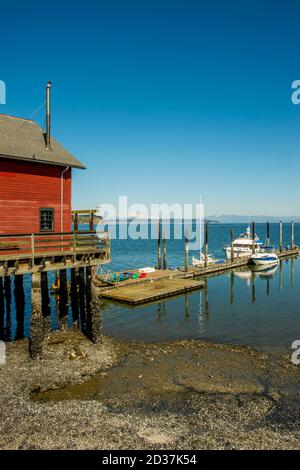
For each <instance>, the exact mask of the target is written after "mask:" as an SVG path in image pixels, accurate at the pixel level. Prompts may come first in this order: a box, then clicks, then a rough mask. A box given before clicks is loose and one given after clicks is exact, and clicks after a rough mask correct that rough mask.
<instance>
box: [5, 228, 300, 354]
mask: <svg viewBox="0 0 300 470" xmlns="http://www.w3.org/2000/svg"><path fill="white" fill-rule="evenodd" d="M230 227H231V226H229V225H223V224H218V225H211V226H210V250H209V251H210V253H212V254H214V255H215V256H216V257H219V258H221V257H224V253H223V251H222V247H223V246H224V244H226V243H229V239H230V233H229V231H230ZM245 228H246V225H234V231H235V235H236V236H238V235H239V234H240V233H241V232H243V231H244V230H245ZM256 231H257V233H258V235H259V236H260V237H261V238H262V239H264V238H265V225H262V224H261V225H260V224H258V225H257V229H256ZM283 234H284V245H286V244H289V243H290V226H289V225H284V226H283ZM271 241H272V243H275V244H276V245H278V243H279V227H278V224H272V225H271ZM299 241H300V224H296V225H295V242H296V243H299ZM156 248H157V242H156V241H154V240H153V241H151V240H149V241H144V240H136V241H134V240H113V241H112V258H113V262H112V263H111V265H109V266H108V267H107V268H106V270H112V271H118V270H119V271H121V270H125V269H128V268H139V267H143V266H151V265H156V263H157V254H156ZM167 251H168V266H169V267H175V266H182V265H183V263H184V243H183V241H181V240H170V241H168V243H167ZM196 254H197V253H196V252H191V253H190V257H192V256H193V255H196ZM299 281H300V265H299V260H298V259H294V260H289V261H283V262H282V263H281V265H280V266H278V268H277V269H274V270H273V271H272V272H270V273H267V274H266V273H265V274H263V273H257V272H255V273H253V272H251V271H249V270H240V271H235V272H232V273H227V274H225V275H221V276H216V277H211V278H209V279H207V282H206V288H205V289H202V290H201V291H198V292H193V293H190V294H188V295H185V296H180V297H176V298H172V299H169V300H167V301H164V302H160V303H157V304H150V305H146V306H144V307H135V308H129V307H126V306H124V305H120V304H117V303H114V302H109V301H104V303H103V306H102V318H103V325H104V334H107V335H114V336H117V337H119V338H125V339H136V340H147V341H153V340H154V341H162V340H169V339H176V338H201V339H207V340H211V341H215V342H230V343H233V344H245V345H252V346H255V347H257V348H259V349H263V350H270V349H271V350H274V351H275V350H276V351H277V350H281V351H287V350H288V349H289V348H290V345H291V343H292V341H293V340H295V339H300V321H299V320H300V312H299V304H300V290H299V288H298V286H299V285H300V283H299ZM51 282H53V277H52V276H49V284H50V283H51ZM13 288H14V284H13V281H12V293H13ZM25 312H26V314H25V318H24V321H22V320H21V319H20V318H18V316H17V313H16V308H15V305H14V302H13V301H12V305H11V308H10V310H9V308H8V305H7V306H6V309H5V314H4V318H2V320H1V323H0V335H1V337H2V338H3V337H4V338H5V339H16V338H18V337H22V336H23V335H24V334H25V336H28V334H29V328H30V277H25ZM67 321H68V323H69V325H71V324H72V312H71V308H69V313H68V317H67ZM51 324H52V328H53V329H56V328H58V326H59V310H58V305H57V303H56V301H55V298H54V297H52V298H51Z"/></svg>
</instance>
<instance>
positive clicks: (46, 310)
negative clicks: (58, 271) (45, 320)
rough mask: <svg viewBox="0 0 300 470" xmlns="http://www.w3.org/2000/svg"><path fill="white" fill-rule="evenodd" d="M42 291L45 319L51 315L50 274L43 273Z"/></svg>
mask: <svg viewBox="0 0 300 470" xmlns="http://www.w3.org/2000/svg"><path fill="white" fill-rule="evenodd" d="M41 291H42V312H43V316H44V317H48V316H49V315H50V313H51V312H50V297H49V289H48V273H47V271H43V272H41Z"/></svg>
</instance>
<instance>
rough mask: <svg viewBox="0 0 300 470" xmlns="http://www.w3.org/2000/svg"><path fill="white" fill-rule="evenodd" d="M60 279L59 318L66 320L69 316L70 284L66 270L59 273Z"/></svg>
mask: <svg viewBox="0 0 300 470" xmlns="http://www.w3.org/2000/svg"><path fill="white" fill-rule="evenodd" d="M59 279H60V284H59V316H60V318H64V317H66V316H67V315H68V282H67V270H66V269H61V270H60V271H59Z"/></svg>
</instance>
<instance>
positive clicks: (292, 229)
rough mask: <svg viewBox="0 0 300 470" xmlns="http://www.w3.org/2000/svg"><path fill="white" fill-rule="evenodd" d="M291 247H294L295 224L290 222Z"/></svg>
mask: <svg viewBox="0 0 300 470" xmlns="http://www.w3.org/2000/svg"><path fill="white" fill-rule="evenodd" d="M291 248H292V250H293V249H294V248H295V224H294V222H292V224H291Z"/></svg>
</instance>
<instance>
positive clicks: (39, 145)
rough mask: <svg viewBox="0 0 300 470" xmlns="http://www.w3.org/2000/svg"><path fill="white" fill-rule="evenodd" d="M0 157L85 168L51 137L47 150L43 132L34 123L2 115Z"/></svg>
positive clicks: (0, 117) (0, 118) (0, 123)
mask: <svg viewBox="0 0 300 470" xmlns="http://www.w3.org/2000/svg"><path fill="white" fill-rule="evenodd" d="M1 157H9V158H13V159H15V160H28V161H36V162H39V163H48V164H52V165H62V166H70V167H73V168H83V169H84V168H85V166H84V165H83V164H82V163H80V161H79V160H77V159H76V158H75V157H73V155H71V154H70V153H69V152H68V151H67V150H66V149H64V147H62V146H61V145H60V144H59V143H58V142H57V141H56V140H55V139H53V138H52V137H51V149H50V150H47V149H46V145H45V138H44V134H43V130H42V128H41V127H40V126H39V125H38V124H37V123H36V122H34V121H31V120H28V119H21V118H16V117H13V116H7V115H4V114H0V158H1Z"/></svg>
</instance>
